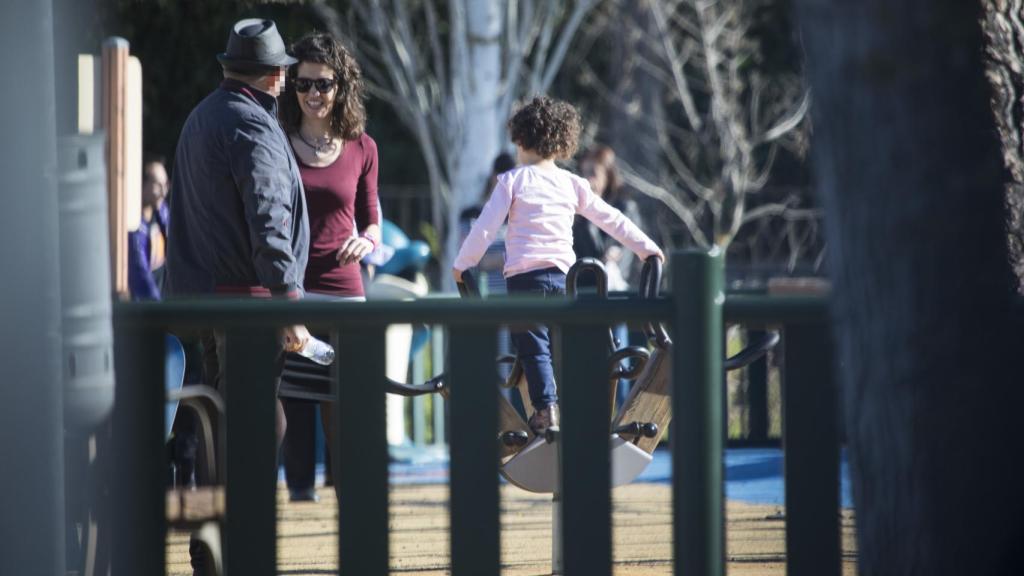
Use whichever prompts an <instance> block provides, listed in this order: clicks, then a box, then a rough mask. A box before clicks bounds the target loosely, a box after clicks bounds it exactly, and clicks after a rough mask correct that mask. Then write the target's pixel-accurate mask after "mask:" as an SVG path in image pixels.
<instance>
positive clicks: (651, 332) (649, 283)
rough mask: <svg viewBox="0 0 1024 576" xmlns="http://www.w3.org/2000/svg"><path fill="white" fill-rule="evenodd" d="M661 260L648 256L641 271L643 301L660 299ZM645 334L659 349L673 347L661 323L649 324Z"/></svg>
mask: <svg viewBox="0 0 1024 576" xmlns="http://www.w3.org/2000/svg"><path fill="white" fill-rule="evenodd" d="M661 268H662V261H661V258H659V257H657V256H648V257H647V260H644V267H643V268H642V269H641V270H640V298H641V299H643V300H654V299H655V298H657V297H658V287H659V286H661ZM644 333H645V334H646V335H647V340H648V341H650V342H652V343H654V345H656V346H657V347H658V348H662V349H664V348H667V347H669V346H671V345H672V340H671V339H670V338H669V337H668V333H667V332H665V327H664V326H662V324H661V322H657V323H648V324H647V325H646V326H644Z"/></svg>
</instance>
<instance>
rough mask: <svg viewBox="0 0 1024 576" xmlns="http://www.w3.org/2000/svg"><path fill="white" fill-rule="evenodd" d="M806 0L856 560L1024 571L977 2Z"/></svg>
mask: <svg viewBox="0 0 1024 576" xmlns="http://www.w3.org/2000/svg"><path fill="white" fill-rule="evenodd" d="M796 5H797V7H798V8H797V9H798V15H799V17H800V20H801V27H802V31H803V39H804V44H805V48H806V54H807V59H808V67H807V70H808V77H809V80H810V84H811V86H812V89H813V92H814V103H815V109H814V114H815V117H814V126H815V142H814V144H813V147H812V149H813V154H814V156H813V160H814V168H815V171H816V174H815V180H816V185H817V189H818V190H819V191H820V193H821V195H822V202H823V205H824V207H825V209H826V227H827V234H828V246H829V250H830V253H829V263H830V264H829V267H830V269H831V270H830V273H831V275H832V280H833V284H834V300H833V313H834V316H835V320H836V326H837V341H838V346H839V351H838V352H839V353H838V357H839V360H840V363H841V364H840V365H841V366H842V373H841V375H840V377H841V382H842V385H843V387H844V402H845V416H846V429H847V431H848V439H849V454H850V458H851V467H852V479H853V493H854V502H855V504H856V509H857V532H858V540H859V542H858V551H859V562H860V570H861V573H862V574H928V575H933V574H996V573H1010V572H1011V571H1019V568H1020V567H1019V566H1017V565H1016V564H1011V562H1015V563H1019V558H1016V556H1017V554H1018V551H1019V549H1020V546H1021V543H1022V535H1024V519H1022V508H1024V506H1022V501H1021V499H1020V497H1019V494H1018V493H1017V492H1018V490H1017V487H1016V484H1017V476H1016V474H1015V473H1016V464H1017V463H1016V461H1015V460H1016V458H1015V455H1016V454H1017V453H1018V452H1019V445H1020V444H1019V442H1020V440H1019V438H1018V437H1017V434H1018V432H1019V431H1018V429H1017V428H1018V427H1017V426H1016V425H1015V424H1014V421H1015V420H1016V419H1017V418H1018V417H1019V413H1018V412H1019V410H1020V407H1021V403H1020V402H1021V397H1022V394H1021V386H1020V382H1019V380H1020V378H1019V371H1020V368H1019V367H1018V366H1016V365H1013V364H1010V363H1009V362H1008V361H1007V360H1008V359H1012V358H1015V357H1016V354H1014V352H1018V351H1019V350H1020V342H1019V337H1018V335H1017V332H1018V330H1017V329H1016V327H1017V325H1016V323H1015V321H1014V319H1013V313H1012V310H1011V304H1012V298H1013V296H1012V295H1013V285H1014V283H1013V280H1012V274H1011V270H1010V267H1009V265H1008V263H1007V248H1006V238H1005V234H1004V227H1003V222H1004V217H1005V213H1004V203H1003V183H1004V182H1005V181H1006V178H1005V175H1004V173H1003V170H1002V168H1001V165H1000V149H999V142H998V139H997V135H996V130H995V126H994V125H993V120H992V114H991V110H990V108H989V105H988V101H989V90H988V86H987V85H986V82H985V78H984V75H983V73H984V67H983V64H982V61H981V55H982V48H983V43H982V35H981V29H980V26H979V25H978V22H979V18H980V17H981V12H980V10H979V6H978V4H977V3H973V2H964V1H963V0H936V1H932V2H928V1H925V0H910V1H907V2H895V3H894V2H891V1H889V0H863V1H862V2H829V1H826V0H799V1H798V2H796ZM1018 353H1019V352H1018Z"/></svg>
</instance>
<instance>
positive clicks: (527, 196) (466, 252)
mask: <svg viewBox="0 0 1024 576" xmlns="http://www.w3.org/2000/svg"><path fill="white" fill-rule="evenodd" d="M508 129H509V135H510V136H511V138H512V142H513V143H514V144H515V145H516V150H517V152H518V160H519V166H518V167H517V168H514V169H512V170H509V171H508V172H505V173H504V174H502V175H500V176H499V177H498V183H497V184H496V185H495V187H494V191H493V192H492V193H491V198H490V200H488V201H487V204H486V205H484V208H483V211H482V212H481V213H480V217H479V218H478V219H477V220H476V222H475V223H474V224H473V228H472V230H470V232H469V236H467V237H466V240H465V242H463V244H462V248H461V249H460V250H459V254H458V256H457V257H456V258H455V263H454V266H453V270H452V273H453V275H454V276H455V281H456V282H461V281H462V271H463V270H466V269H467V268H470V267H472V266H475V265H476V264H477V262H479V260H480V257H481V256H483V254H484V252H485V251H486V250H487V247H488V246H489V245H490V244H491V242H493V241H494V239H495V235H496V234H497V232H498V230H499V229H500V228H501V225H502V223H503V222H504V221H505V217H506V216H508V229H507V231H506V234H505V252H506V255H505V269H504V275H505V282H506V284H507V285H508V293H509V294H535V295H539V296H542V297H549V296H561V295H564V294H565V274H566V272H568V270H569V267H570V266H572V264H573V263H574V262H575V261H576V254H575V253H574V252H573V250H572V223H573V217H574V216H575V215H576V214H579V215H580V216H583V217H584V218H586V219H588V220H590V221H591V222H593V223H594V224H596V225H597V226H598V227H599V228H600V229H601V230H603V231H605V232H606V233H607V234H608V235H609V236H611V237H613V238H615V239H616V240H618V241H619V242H621V243H622V244H623V245H624V246H626V247H627V248H629V249H630V250H632V251H633V252H635V253H636V254H637V256H639V257H640V258H641V259H645V258H647V257H648V256H652V255H653V256H657V257H659V258H662V259H664V255H663V254H662V252H661V249H659V248H658V246H657V245H656V244H655V243H654V242H653V241H652V240H651V239H650V238H648V237H647V235H645V234H644V233H643V232H641V231H640V229H639V228H637V227H636V225H635V224H633V223H632V222H631V221H630V220H629V219H628V218H626V217H625V216H623V215H622V213H621V212H619V211H618V210H616V209H615V208H613V207H611V206H610V205H608V203H607V202H605V201H604V200H602V199H601V198H600V197H599V196H597V195H596V194H594V192H593V191H591V189H590V184H589V183H587V181H586V180H585V179H583V178H580V177H579V176H576V175H575V174H573V173H572V172H569V171H568V170H563V169H562V168H559V167H558V166H557V165H556V164H555V160H556V159H561V160H565V159H569V158H571V157H572V156H573V154H575V153H576V144H577V139H578V138H579V133H580V117H579V114H578V113H577V112H576V109H575V108H573V107H572V105H570V104H568V103H566V102H562V101H559V100H555V99H552V98H548V97H545V96H540V97H536V98H534V99H533V100H532V101H531V102H529V103H528V104H526V105H524V106H523V107H521V108H519V110H517V111H516V113H515V114H514V115H513V116H512V119H511V120H509V122H508ZM512 342H513V343H514V344H515V347H516V355H517V358H519V361H520V363H521V364H522V366H523V371H524V373H525V375H526V382H527V385H528V387H529V391H530V402H531V403H532V404H533V407H534V409H535V412H534V414H533V416H531V417H530V428H531V429H532V430H533V431H534V432H535V433H536V434H543V433H544V431H546V430H547V429H548V428H549V427H552V426H558V395H557V392H556V389H555V376H554V370H553V369H552V366H551V338H550V335H549V333H548V329H547V327H545V326H534V327H532V328H530V329H528V330H521V329H520V330H514V331H513V332H512Z"/></svg>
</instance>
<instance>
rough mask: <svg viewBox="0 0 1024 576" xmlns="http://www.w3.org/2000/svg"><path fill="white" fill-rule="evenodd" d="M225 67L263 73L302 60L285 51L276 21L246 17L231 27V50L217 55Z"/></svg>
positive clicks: (229, 47)
mask: <svg viewBox="0 0 1024 576" xmlns="http://www.w3.org/2000/svg"><path fill="white" fill-rule="evenodd" d="M217 60H218V61H220V64H221V66H223V67H224V68H226V69H228V70H233V71H236V72H243V73H244V72H261V71H265V70H267V69H269V68H276V67H280V66H290V65H292V64H295V63H296V62H298V60H296V59H295V58H292V57H291V56H289V55H288V53H287V52H286V51H285V47H284V40H282V39H281V35H280V34H278V32H277V26H276V25H275V24H274V21H273V20H265V19H263V18H246V19H245V20H239V21H238V22H236V23H235V25H234V27H232V28H231V35H230V36H228V47H227V50H226V51H225V52H223V53H221V54H218V55H217Z"/></svg>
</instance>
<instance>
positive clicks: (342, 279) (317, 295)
mask: <svg viewBox="0 0 1024 576" xmlns="http://www.w3.org/2000/svg"><path fill="white" fill-rule="evenodd" d="M290 52H291V55H292V56H293V57H295V58H296V59H297V60H298V62H297V63H296V64H294V65H292V67H291V68H290V69H289V70H288V84H287V87H286V89H285V92H284V93H283V94H282V95H281V97H280V112H279V113H280V118H281V124H282V126H283V127H284V129H285V132H286V133H287V134H288V137H289V139H290V141H291V145H292V149H293V150H294V152H295V156H296V158H297V159H298V161H299V162H298V164H299V173H300V175H301V177H302V185H303V187H304V188H305V191H306V203H307V206H308V211H309V232H310V242H309V262H308V264H307V266H306V276H305V285H304V287H305V291H306V298H307V299H330V300H358V301H362V300H365V291H364V288H363V279H362V272H361V270H360V267H359V262H360V260H362V259H363V257H364V256H366V255H367V254H369V253H370V252H372V251H373V250H374V248H375V247H376V246H377V244H378V242H379V241H380V237H381V234H380V213H379V210H378V200H377V144H376V143H375V142H374V141H373V138H370V136H369V135H367V134H366V132H365V131H364V129H365V126H366V109H365V108H364V106H363V98H364V96H363V79H362V72H361V71H360V69H359V65H358V64H357V63H356V60H355V58H353V57H352V54H351V53H350V52H349V51H348V50H347V49H346V48H345V47H344V46H343V45H342V44H341V43H340V42H339V41H338V40H336V39H335V38H333V37H332V36H330V35H328V34H322V33H314V34H309V35H306V36H304V37H302V38H301V39H299V40H298V41H297V42H295V44H293V45H292V46H291V50H290ZM288 363H289V364H291V363H300V364H308V362H306V361H305V360H304V359H300V358H298V357H296V356H294V355H290V356H289V358H288ZM295 372H299V371H295ZM285 408H286V411H287V412H288V421H289V422H290V423H294V424H292V425H291V426H289V437H286V439H285V470H286V473H287V474H286V475H287V478H288V481H289V482H288V484H289V489H290V490H291V496H292V500H315V499H316V498H317V497H316V493H315V491H314V489H313V472H312V466H313V464H312V459H311V455H310V454H309V453H308V451H309V450H311V449H312V434H313V432H312V430H313V428H312V426H313V425H312V424H311V422H312V418H313V406H312V405H311V404H309V403H308V402H299V401H290V400H289V401H287V402H286V403H285ZM320 412H321V416H322V420H323V422H324V427H325V432H329V430H326V429H329V428H330V418H329V414H330V410H329V409H326V408H325V407H324V406H321V410H320ZM300 423H301V424H300ZM303 424H308V425H306V426H303ZM328 437H330V434H328Z"/></svg>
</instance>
